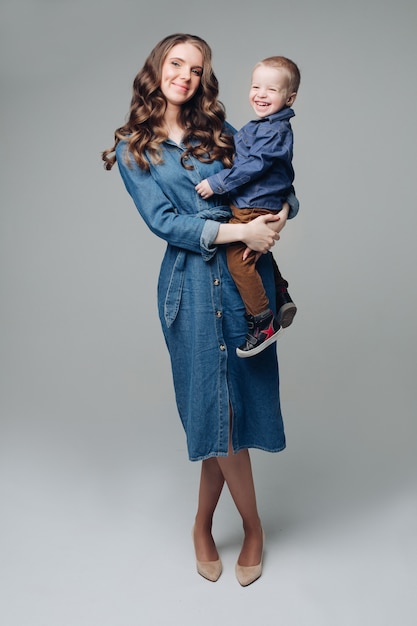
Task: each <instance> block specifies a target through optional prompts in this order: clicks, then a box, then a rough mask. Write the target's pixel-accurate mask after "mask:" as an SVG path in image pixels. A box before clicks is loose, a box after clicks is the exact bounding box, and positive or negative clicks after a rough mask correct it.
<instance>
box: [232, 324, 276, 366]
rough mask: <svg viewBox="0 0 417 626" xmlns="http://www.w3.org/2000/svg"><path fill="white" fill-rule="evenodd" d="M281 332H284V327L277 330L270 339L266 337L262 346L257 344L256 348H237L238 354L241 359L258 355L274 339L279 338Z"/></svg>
mask: <svg viewBox="0 0 417 626" xmlns="http://www.w3.org/2000/svg"><path fill="white" fill-rule="evenodd" d="M281 333H282V328H280V329H279V330H277V332H276V333H274V334H273V335H272V337H270V338H269V339H266V340H265V341H264V342H263V343H261V345H260V346H257V347H256V348H252V350H240V348H236V354H237V356H238V357H239V358H241V359H248V358H249V357H251V356H256V355H257V354H259V353H260V352H262V351H263V350H265V348H267V347H268V346H270V345H271V343H274V341H276V340H277V339H278V336H279V335H280V334H281Z"/></svg>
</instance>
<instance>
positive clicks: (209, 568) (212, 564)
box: [192, 526, 223, 583]
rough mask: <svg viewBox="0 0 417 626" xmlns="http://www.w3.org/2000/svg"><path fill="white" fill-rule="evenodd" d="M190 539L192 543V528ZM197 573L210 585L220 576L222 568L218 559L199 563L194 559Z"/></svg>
mask: <svg viewBox="0 0 417 626" xmlns="http://www.w3.org/2000/svg"><path fill="white" fill-rule="evenodd" d="M192 537H193V542H194V526H193V530H192ZM196 565H197V572H198V573H199V574H200V576H202V577H203V578H206V579H207V580H210V581H211V582H212V583H215V582H216V581H217V580H219V578H220V574H221V573H222V570H223V566H222V562H221V560H220V559H217V561H199V560H198V559H197V558H196Z"/></svg>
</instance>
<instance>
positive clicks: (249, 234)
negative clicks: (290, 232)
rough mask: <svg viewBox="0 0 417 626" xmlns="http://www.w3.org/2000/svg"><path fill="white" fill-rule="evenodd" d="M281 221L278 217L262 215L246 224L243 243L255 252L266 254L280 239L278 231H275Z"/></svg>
mask: <svg viewBox="0 0 417 626" xmlns="http://www.w3.org/2000/svg"><path fill="white" fill-rule="evenodd" d="M279 220H280V218H279V216H278V215H272V216H271V215H260V216H259V217H257V218H256V219H254V220H252V221H251V222H248V223H247V224H244V225H243V228H244V232H243V237H242V241H243V243H245V244H246V245H247V247H248V248H250V249H251V250H254V251H255V252H261V253H263V254H266V253H267V252H269V250H270V249H271V248H272V246H274V245H275V241H277V240H278V239H279V234H278V231H276V230H275V228H277V226H278V222H279Z"/></svg>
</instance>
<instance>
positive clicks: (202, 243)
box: [116, 140, 297, 461]
mask: <svg viewBox="0 0 417 626" xmlns="http://www.w3.org/2000/svg"><path fill="white" fill-rule="evenodd" d="M184 151H185V147H184V146H182V145H177V144H175V143H174V142H172V141H170V140H168V141H166V142H164V144H163V151H162V152H163V154H162V156H163V163H162V164H159V165H153V164H152V163H150V170H149V171H144V170H142V169H140V168H139V167H138V165H137V164H136V162H135V161H134V159H133V157H131V156H130V155H128V153H127V144H126V142H124V141H122V142H120V143H119V144H118V145H117V148H116V158H117V164H118V167H119V171H120V174H121V176H122V179H123V181H124V183H125V186H126V189H127V191H128V192H129V194H130V195H131V197H132V199H133V201H134V203H135V205H136V207H137V209H138V211H139V213H140V215H141V216H142V218H143V219H144V221H145V222H146V224H147V226H148V227H149V228H150V230H151V231H152V232H153V233H154V234H155V235H157V236H158V237H161V238H162V239H164V240H165V241H166V242H167V247H166V251H165V254H164V257H163V260H162V265H161V269H160V274H159V280H158V311H159V318H160V321H161V325H162V330H163V333H164V337H165V341H166V344H167V347H168V351H169V355H170V359H171V367H172V374H173V382H174V388H175V397H176V403H177V407H178V412H179V415H180V418H181V422H182V425H183V427H184V430H185V434H186V439H187V448H188V456H189V459H190V460H192V461H197V460H202V459H207V458H209V457H214V456H227V454H228V444H229V431H230V426H229V424H230V413H229V407H231V415H232V418H231V419H232V429H231V437H232V442H231V443H232V447H233V451H234V452H237V451H239V450H241V449H244V448H258V449H262V450H266V451H269V452H278V451H279V450H282V449H283V448H284V447H285V434H284V427H283V421H282V415H281V408H280V399H279V376H278V362H277V354H276V344H274V345H272V346H269V347H268V348H266V350H264V351H263V352H261V353H260V354H258V355H257V356H254V357H251V358H250V359H240V358H239V357H237V355H236V347H237V346H239V345H240V344H241V343H242V342H243V341H244V338H245V335H246V332H247V325H246V321H245V318H244V312H245V310H244V306H243V303H242V300H241V298H240V295H239V292H238V291H237V289H236V287H235V284H234V282H233V280H232V278H231V276H230V274H229V271H228V268H227V262H226V255H225V246H215V245H214V244H213V241H214V240H215V238H216V235H217V231H218V228H219V223H220V222H224V221H227V220H228V218H229V217H230V215H231V213H230V209H229V207H228V205H227V204H226V205H225V204H224V202H225V198H224V196H223V197H221V196H212V197H211V198H209V199H208V200H203V199H202V198H201V197H200V196H199V195H198V194H197V192H196V191H195V189H194V187H195V185H196V184H197V183H198V182H200V181H201V180H202V179H204V178H207V177H208V176H211V175H212V174H215V173H217V172H218V171H220V170H221V169H222V168H223V165H222V163H220V162H213V163H201V162H200V161H198V160H197V159H194V158H192V157H190V158H189V161H188V163H189V164H190V165H192V166H193V169H185V168H184V167H183V166H182V165H181V162H180V157H181V154H182V153H183V152H184ZM127 155H128V163H126V156H127ZM292 200H293V201H291V204H296V203H297V200H296V198H295V196H293V199H292ZM258 269H259V271H260V273H261V275H262V278H263V281H264V285H265V288H266V291H267V294H268V296H269V298H270V302H271V307H272V308H274V300H275V297H274V281H273V272H272V264H271V254H270V253H268V254H266V255H262V256H261V258H260V260H259V262H258Z"/></svg>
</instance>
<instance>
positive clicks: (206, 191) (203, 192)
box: [195, 179, 214, 200]
mask: <svg viewBox="0 0 417 626" xmlns="http://www.w3.org/2000/svg"><path fill="white" fill-rule="evenodd" d="M195 190H196V192H197V193H198V194H199V195H200V196H201V197H202V198H204V200H206V199H207V198H211V196H212V195H214V191H213V190H212V188H211V187H210V185H209V184H208V182H207V180H206V179H204V180H202V181H201V183H198V185H196V186H195Z"/></svg>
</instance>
